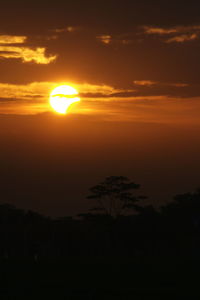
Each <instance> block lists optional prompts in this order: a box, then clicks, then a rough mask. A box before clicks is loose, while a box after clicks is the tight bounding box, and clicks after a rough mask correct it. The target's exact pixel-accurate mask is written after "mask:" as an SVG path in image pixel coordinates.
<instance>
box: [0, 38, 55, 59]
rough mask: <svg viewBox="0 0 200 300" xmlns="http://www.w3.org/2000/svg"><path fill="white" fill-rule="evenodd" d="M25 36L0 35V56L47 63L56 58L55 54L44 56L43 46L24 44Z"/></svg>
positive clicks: (44, 49)
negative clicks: (33, 46)
mask: <svg viewBox="0 0 200 300" xmlns="http://www.w3.org/2000/svg"><path fill="white" fill-rule="evenodd" d="M26 41H27V37H26V36H15V35H0V58H5V59H6V58H7V59H21V60H22V62H24V63H27V62H35V63H37V64H49V63H51V62H53V61H54V60H56V58H57V55H49V56H46V48H45V47H36V48H32V47H29V46H26V45H25V43H26Z"/></svg>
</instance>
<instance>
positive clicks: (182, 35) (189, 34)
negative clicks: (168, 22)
mask: <svg viewBox="0 0 200 300" xmlns="http://www.w3.org/2000/svg"><path fill="white" fill-rule="evenodd" d="M143 31H144V33H145V34H147V35H158V36H163V37H164V42H165V43H168V44H169V43H184V42H188V41H194V40H197V39H198V38H199V37H200V25H196V26H175V27H170V28H162V27H153V26H144V27H143ZM166 37H167V38H166Z"/></svg>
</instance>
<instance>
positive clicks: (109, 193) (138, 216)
mask: <svg viewBox="0 0 200 300" xmlns="http://www.w3.org/2000/svg"><path fill="white" fill-rule="evenodd" d="M139 187H140V186H139V185H138V184H135V183H133V182H131V181H130V180H128V178H126V177H122V176H112V177H108V178H106V179H105V181H103V182H102V183H100V184H99V185H97V186H95V187H92V188H91V190H90V192H91V194H90V196H89V197H88V198H90V199H92V200H95V201H96V203H97V205H95V206H94V207H93V208H92V209H91V210H90V212H89V213H88V214H82V215H79V218H75V219H73V218H71V217H65V218H56V219H55V218H50V217H45V216H42V215H40V214H38V213H35V212H32V211H23V210H21V209H17V208H15V207H14V206H12V205H8V204H2V205H0V257H1V258H2V259H11V258H30V259H33V260H35V261H37V260H40V259H44V258H59V259H60V258H66V257H70V256H80V257H83V256H107V255H108V256H109V255H121V256H122V255H123V254H124V255H126V256H130V257H137V258H138V257H149V256H151V257H156V256H163V255H172V256H177V255H178V256H180V255H183V256H185V255H186V256H191V255H192V256H194V255H197V256H198V255H199V253H200V191H199V190H198V191H196V192H194V193H188V194H184V195H178V196H176V197H175V198H174V201H172V202H171V203H170V204H167V205H166V206H163V207H161V208H160V210H159V211H157V210H155V209H154V208H153V207H152V206H142V205H139V204H138V202H139V200H141V199H143V198H144V197H139V196H136V195H135V194H133V191H134V190H138V189H139ZM91 211H92V212H91ZM130 212H132V213H130Z"/></svg>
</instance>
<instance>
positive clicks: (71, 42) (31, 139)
mask: <svg viewBox="0 0 200 300" xmlns="http://www.w3.org/2000/svg"><path fill="white" fill-rule="evenodd" d="M199 8H200V6H199V4H198V3H197V2H196V4H194V5H189V6H188V5H187V4H186V3H181V4H180V3H179V2H178V1H173V5H172V4H171V3H163V4H162V5H160V4H159V5H158V3H156V4H155V3H154V2H152V1H151V3H150V1H147V0H143V1H138V2H137V1H134V2H133V1H128V0H125V1H123V2H120V1H118V2H117V3H116V1H112V0H110V1H106V2H104V1H96V2H95V4H94V3H91V1H85V4H84V7H83V5H82V2H81V1H78V0H75V1H73V2H69V1H67V2H66V3H63V2H61V1H58V3H57V5H56V6H55V4H54V5H52V4H51V3H49V4H48V9H47V7H46V5H44V4H43V3H41V2H39V1H34V3H29V4H27V2H25V1H23V0H19V1H17V3H12V5H10V4H9V3H7V2H6V3H4V4H3V5H2V7H1V12H0V16H1V18H0V27H1V32H0V70H1V72H0V147H1V148H0V151H1V153H0V154H1V155H0V163H1V168H0V180H1V181H0V182H1V185H0V188H1V189H2V194H3V196H4V197H5V199H4V200H3V201H8V202H9V201H10V202H12V203H16V205H21V206H22V207H29V208H35V209H36V210H40V211H42V212H44V213H45V212H48V213H50V214H54V213H56V214H63V213H64V214H68V213H69V214H70V213H75V212H76V211H81V210H84V209H86V207H87V204H86V202H84V201H85V200H84V196H85V194H86V193H87V188H88V187H90V186H91V185H92V184H95V182H96V181H98V180H101V179H102V178H103V177H105V176H109V175H125V176H126V175H127V176H129V177H130V178H131V179H134V180H135V181H136V182H138V183H141V184H142V186H143V189H144V192H145V193H147V194H149V195H150V196H152V200H151V201H152V202H154V203H155V204H156V203H157V202H158V203H163V202H164V201H168V200H169V199H170V198H171V197H172V196H173V194H175V193H176V192H182V191H188V190H191V189H194V188H196V187H197V186H198V185H199V163H198V161H199V150H200V149H199V148H200V143H199V140H198V136H199V130H200V114H199V111H200V71H199V70H200V56H199V46H200V19H199V13H198V12H199ZM58 16H59V17H58ZM59 84H71V85H72V86H74V87H75V88H76V89H77V90H78V91H79V94H80V97H81V102H79V103H76V104H75V105H73V106H72V107H71V109H70V111H69V114H67V115H66V116H61V115H58V114H56V113H54V112H53V111H52V108H51V107H50V105H49V94H50V92H51V91H52V89H53V88H54V87H56V86H57V85H59Z"/></svg>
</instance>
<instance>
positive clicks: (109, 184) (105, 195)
mask: <svg viewBox="0 0 200 300" xmlns="http://www.w3.org/2000/svg"><path fill="white" fill-rule="evenodd" d="M139 188H140V185H139V184H135V183H134V182H131V181H130V180H129V179H128V178H127V177H123V176H110V177H107V178H106V179H105V180H104V181H103V182H101V183H100V184H98V185H96V186H94V187H92V188H91V189H90V192H91V194H90V195H89V196H88V197H87V198H88V199H93V200H96V202H97V206H96V207H94V208H92V209H90V210H91V211H93V212H94V211H96V212H101V213H103V214H106V215H109V216H112V217H118V216H120V215H122V214H125V213H126V212H128V211H132V210H137V209H138V208H139V207H138V205H137V204H136V203H137V202H138V201H139V200H140V199H141V198H145V197H137V196H134V195H133V190H138V189H139Z"/></svg>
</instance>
